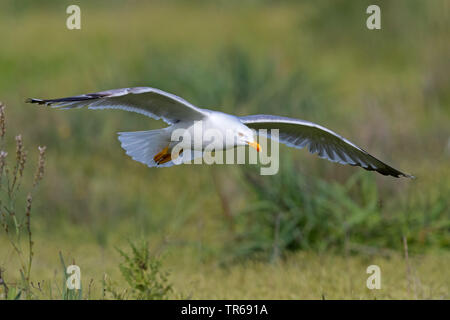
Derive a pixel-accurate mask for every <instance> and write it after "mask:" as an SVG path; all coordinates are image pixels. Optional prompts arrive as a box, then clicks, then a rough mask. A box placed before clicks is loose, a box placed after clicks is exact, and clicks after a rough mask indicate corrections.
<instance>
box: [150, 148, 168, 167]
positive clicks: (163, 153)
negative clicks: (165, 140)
mask: <svg viewBox="0 0 450 320" xmlns="http://www.w3.org/2000/svg"><path fill="white" fill-rule="evenodd" d="M168 153H169V146H167V147H165V148H164V149H162V151H161V152H159V153H158V154H157V155H156V156H154V157H153V160H155V162H156V163H158V164H159V161H160V160H161V159H162V158H164V157H165V156H167V154H168Z"/></svg>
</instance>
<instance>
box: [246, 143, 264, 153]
mask: <svg viewBox="0 0 450 320" xmlns="http://www.w3.org/2000/svg"><path fill="white" fill-rule="evenodd" d="M247 143H248V145H249V146H250V147H252V148H255V149H256V151H258V152H259V151H261V146H260V145H259V143H257V142H248V141H247Z"/></svg>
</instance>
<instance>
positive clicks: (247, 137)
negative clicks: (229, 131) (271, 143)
mask: <svg viewBox="0 0 450 320" xmlns="http://www.w3.org/2000/svg"><path fill="white" fill-rule="evenodd" d="M236 137H237V143H238V145H242V146H245V145H249V146H250V147H252V148H254V149H256V151H258V152H259V151H261V146H260V145H259V143H258V142H256V139H255V135H254V134H253V131H252V129H250V128H249V127H247V126H244V125H243V126H240V128H239V129H237V130H236Z"/></svg>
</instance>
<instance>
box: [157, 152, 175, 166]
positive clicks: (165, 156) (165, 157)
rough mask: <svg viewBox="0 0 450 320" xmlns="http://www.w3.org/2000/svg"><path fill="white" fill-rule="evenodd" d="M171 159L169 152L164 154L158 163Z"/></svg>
mask: <svg viewBox="0 0 450 320" xmlns="http://www.w3.org/2000/svg"><path fill="white" fill-rule="evenodd" d="M170 160H172V155H171V154H170V153H168V154H166V155H164V156H163V157H162V158H161V159H160V160H159V161H158V164H163V163H166V162H169V161H170Z"/></svg>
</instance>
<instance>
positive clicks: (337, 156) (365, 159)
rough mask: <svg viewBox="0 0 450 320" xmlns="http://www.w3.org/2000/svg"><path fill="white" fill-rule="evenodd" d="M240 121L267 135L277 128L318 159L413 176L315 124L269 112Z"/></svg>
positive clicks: (289, 143) (284, 139)
mask: <svg viewBox="0 0 450 320" xmlns="http://www.w3.org/2000/svg"><path fill="white" fill-rule="evenodd" d="M240 120H241V122H242V123H244V124H245V125H246V126H248V127H249V128H252V129H255V130H258V129H267V130H268V132H267V135H268V136H269V137H270V131H269V130H270V129H279V141H280V142H281V143H283V144H285V145H287V146H289V147H294V148H298V149H301V148H303V147H306V146H307V147H308V149H309V152H311V153H317V155H318V156H319V157H321V158H324V159H328V160H330V161H333V162H338V163H341V164H349V165H352V166H360V167H362V168H364V169H366V170H371V171H377V172H379V173H381V174H383V175H389V176H393V177H396V178H399V177H401V176H403V177H407V178H414V177H413V176H411V175H409V174H406V173H403V172H400V171H398V170H397V169H394V168H392V167H391V166H388V165H387V164H385V163H383V162H382V161H380V160H378V159H376V158H375V157H373V156H371V155H370V154H369V153H367V152H366V151H364V150H363V149H361V148H360V147H358V146H357V145H355V144H353V143H351V142H350V141H348V140H347V139H345V138H343V137H341V136H340V135H338V134H337V133H335V132H333V131H331V130H329V129H327V128H324V127H322V126H319V125H317V124H315V123H312V122H309V121H304V120H299V119H293V118H286V117H278V116H272V115H253V116H245V117H240Z"/></svg>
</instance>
